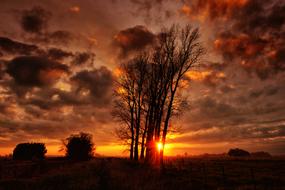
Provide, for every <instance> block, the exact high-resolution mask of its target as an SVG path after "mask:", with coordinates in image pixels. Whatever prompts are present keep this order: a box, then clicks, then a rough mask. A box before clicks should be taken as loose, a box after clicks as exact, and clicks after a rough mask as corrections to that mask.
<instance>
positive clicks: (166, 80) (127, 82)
mask: <svg viewBox="0 0 285 190" xmlns="http://www.w3.org/2000/svg"><path fill="white" fill-rule="evenodd" d="M203 53H204V49H203V48H202V46H201V45H200V43H199V32H198V29H197V28H196V29H192V28H191V27H190V26H186V27H184V28H182V29H181V28H180V27H178V26H172V27H171V28H169V29H167V28H165V29H163V30H162V32H161V33H160V34H159V35H158V36H157V41H156V43H155V44H153V48H152V49H151V50H149V51H148V52H144V53H141V54H140V55H138V56H136V57H135V58H134V59H133V60H131V61H129V62H128V63H124V64H122V65H121V67H120V71H121V74H120V76H119V77H118V83H117V84H118V87H117V89H116V91H115V95H116V101H115V109H114V110H115V111H114V113H115V114H114V115H115V116H116V117H117V118H118V119H119V120H120V121H122V123H124V124H125V125H123V126H122V127H121V128H120V129H119V130H118V134H119V136H120V137H121V138H122V139H124V140H125V142H127V143H128V144H129V145H130V158H131V159H132V158H133V157H134V158H135V160H137V159H138V145H139V144H141V148H140V150H141V158H144V155H145V157H146V161H147V162H149V163H151V162H153V161H160V163H161V164H163V152H164V146H165V143H166V136H167V134H168V131H169V126H170V119H171V117H172V116H173V115H174V113H175V111H176V110H178V109H179V107H180V105H181V103H182V102H181V100H180V99H179V96H178V93H177V92H178V91H179V90H180V89H181V88H182V85H181V81H183V80H184V77H185V74H186V73H187V72H188V71H189V70H190V69H191V68H192V67H193V66H194V65H195V64H198V63H199V60H200V58H201V56H202V55H203ZM140 136H141V137H140ZM139 139H141V140H140V141H139ZM157 143H162V148H161V149H160V152H158V151H157V149H156V144H157ZM145 149H146V151H145Z"/></svg>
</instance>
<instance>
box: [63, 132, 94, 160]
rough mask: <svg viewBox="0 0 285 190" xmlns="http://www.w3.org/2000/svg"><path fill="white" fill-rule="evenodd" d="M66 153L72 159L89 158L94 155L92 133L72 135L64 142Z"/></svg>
mask: <svg viewBox="0 0 285 190" xmlns="http://www.w3.org/2000/svg"><path fill="white" fill-rule="evenodd" d="M63 145H64V150H65V155H66V157H67V158H68V159H70V160H89V159H91V158H92V157H93V153H94V150H95V148H94V144H93V142H92V135H91V134H87V133H79V134H74V135H71V136H70V137H68V138H66V139H65V141H64V142H63Z"/></svg>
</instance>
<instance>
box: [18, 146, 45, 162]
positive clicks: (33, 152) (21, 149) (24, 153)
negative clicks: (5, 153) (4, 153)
mask: <svg viewBox="0 0 285 190" xmlns="http://www.w3.org/2000/svg"><path fill="white" fill-rule="evenodd" d="M46 153H47V149H46V146H45V144H43V143H20V144H18V145H17V146H16V148H15V149H14V150H13V159H14V160H34V159H36V160H43V159H44V158H45V154H46Z"/></svg>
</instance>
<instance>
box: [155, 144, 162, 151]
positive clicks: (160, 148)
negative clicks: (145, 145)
mask: <svg viewBox="0 0 285 190" xmlns="http://www.w3.org/2000/svg"><path fill="white" fill-rule="evenodd" d="M156 146H157V150H158V152H160V150H162V148H163V145H162V143H161V142H157V143H156Z"/></svg>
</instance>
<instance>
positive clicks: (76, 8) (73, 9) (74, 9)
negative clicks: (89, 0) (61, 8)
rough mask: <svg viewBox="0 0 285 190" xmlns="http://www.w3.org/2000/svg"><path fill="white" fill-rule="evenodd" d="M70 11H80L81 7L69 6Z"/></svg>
mask: <svg viewBox="0 0 285 190" xmlns="http://www.w3.org/2000/svg"><path fill="white" fill-rule="evenodd" d="M69 11H70V12H72V13H79V12H80V7H79V6H72V7H70V8H69Z"/></svg>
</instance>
